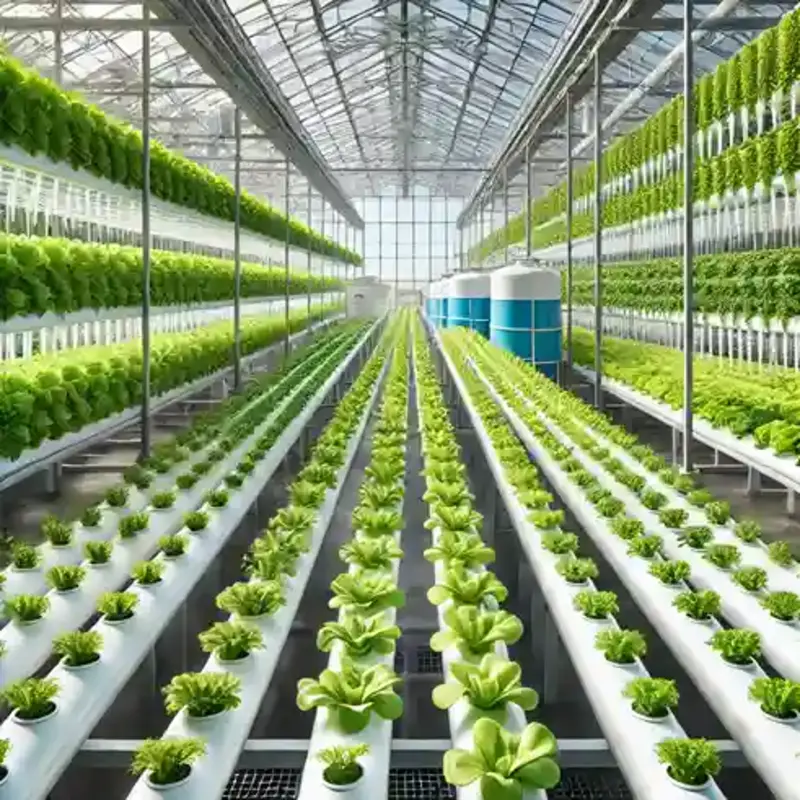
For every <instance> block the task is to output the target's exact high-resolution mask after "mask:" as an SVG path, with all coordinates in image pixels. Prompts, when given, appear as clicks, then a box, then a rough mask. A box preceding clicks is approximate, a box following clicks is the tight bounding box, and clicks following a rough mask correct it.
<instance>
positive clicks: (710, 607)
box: [672, 589, 722, 622]
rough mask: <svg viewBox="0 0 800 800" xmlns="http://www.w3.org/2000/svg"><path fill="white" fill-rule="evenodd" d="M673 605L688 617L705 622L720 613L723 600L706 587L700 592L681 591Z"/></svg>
mask: <svg viewBox="0 0 800 800" xmlns="http://www.w3.org/2000/svg"><path fill="white" fill-rule="evenodd" d="M672 605H674V606H675V608H677V609H678V611H680V612H681V613H682V614H686V616H687V617H690V618H691V619H694V620H697V621H698V622H705V621H707V620H710V619H711V618H712V617H716V616H718V615H719V612H720V608H721V605H722V601H721V599H720V596H719V595H718V594H717V593H716V592H712V591H711V590H710V589H704V590H702V591H699V592H681V593H680V594H679V595H678V596H677V597H676V598H675V599H674V600H673V601H672Z"/></svg>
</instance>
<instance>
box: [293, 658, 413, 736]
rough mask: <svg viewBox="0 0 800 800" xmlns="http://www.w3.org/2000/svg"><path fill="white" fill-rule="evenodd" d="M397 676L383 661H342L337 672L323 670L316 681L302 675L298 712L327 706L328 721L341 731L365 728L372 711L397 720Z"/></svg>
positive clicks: (400, 705)
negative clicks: (361, 663)
mask: <svg viewBox="0 0 800 800" xmlns="http://www.w3.org/2000/svg"><path fill="white" fill-rule="evenodd" d="M399 683H400V679H399V678H398V677H397V675H396V674H395V673H394V672H393V671H392V670H391V669H389V668H388V667H386V666H384V665H383V664H379V665H377V666H371V667H359V666H357V665H356V664H354V663H352V662H349V661H346V660H345V661H344V662H343V663H342V665H341V669H340V671H339V672H334V671H333V670H330V669H326V670H323V672H322V674H321V675H320V677H319V680H318V681H317V680H313V679H312V678H303V679H301V680H300V681H299V682H298V684H297V705H298V707H299V708H300V710H301V711H311V710H312V709H315V708H326V709H327V710H328V714H329V719H330V720H331V722H332V723H333V724H334V725H335V726H336V727H338V728H339V729H340V730H342V731H343V732H344V733H348V734H353V733H359V732H360V731H362V730H364V728H366V726H367V725H368V724H369V721H370V718H371V716H372V714H373V713H374V714H375V715H376V716H378V717H380V718H381V719H385V720H395V719H398V718H399V717H400V716H401V715H402V713H403V701H402V699H401V698H400V697H399V696H398V695H397V694H396V693H395V687H396V686H398V684H399Z"/></svg>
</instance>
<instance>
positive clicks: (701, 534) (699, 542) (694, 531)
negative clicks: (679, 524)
mask: <svg viewBox="0 0 800 800" xmlns="http://www.w3.org/2000/svg"><path fill="white" fill-rule="evenodd" d="M678 537H679V538H680V540H681V544H682V545H686V546H687V547H691V548H692V550H702V549H703V548H705V546H706V545H707V544H709V543H710V542H711V541H712V540H713V538H714V533H713V532H712V530H711V528H709V527H708V526H707V525H687V526H686V527H685V528H682V529H681V532H680V533H679V534H678Z"/></svg>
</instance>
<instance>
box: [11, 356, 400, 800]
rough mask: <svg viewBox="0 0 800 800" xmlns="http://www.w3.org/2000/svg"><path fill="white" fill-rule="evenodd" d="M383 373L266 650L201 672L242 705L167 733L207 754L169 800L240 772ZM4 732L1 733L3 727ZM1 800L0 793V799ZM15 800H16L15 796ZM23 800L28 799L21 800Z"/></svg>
mask: <svg viewBox="0 0 800 800" xmlns="http://www.w3.org/2000/svg"><path fill="white" fill-rule="evenodd" d="M387 364H388V360H387ZM385 372H386V365H384V369H383V371H382V372H381V374H380V376H379V377H378V379H377V380H376V381H375V386H374V388H373V390H372V396H371V397H370V399H369V401H368V403H367V405H366V408H365V410H364V414H363V417H362V419H361V422H360V423H359V427H358V428H357V430H356V432H355V434H354V435H353V437H352V439H351V440H350V443H349V445H348V450H347V454H346V458H345V463H344V464H343V465H342V468H341V469H340V470H339V473H338V481H337V484H336V488H334V489H329V490H328V492H327V493H326V497H325V501H324V503H323V505H322V507H321V509H320V512H319V517H318V519H317V522H316V524H315V525H314V528H313V530H312V533H311V536H310V549H309V551H308V552H307V553H305V554H303V555H302V556H301V557H300V559H299V560H298V562H297V572H296V575H295V576H294V577H289V578H287V581H286V593H285V597H286V603H285V605H284V606H282V607H281V608H280V609H279V610H278V611H277V612H276V613H275V614H274V615H273V616H272V617H269V618H268V619H266V620H264V621H260V620H255V621H254V622H255V624H257V626H258V628H259V629H260V630H261V633H262V635H263V637H264V641H265V642H266V643H267V647H266V648H265V649H264V650H255V651H253V652H252V653H251V654H250V657H249V658H248V659H247V661H246V662H245V663H243V664H241V665H238V666H232V667H226V666H224V665H222V664H220V663H219V662H218V661H217V660H216V658H215V657H213V656H212V657H211V658H209V659H208V661H207V662H206V665H205V667H203V672H231V673H233V674H235V675H236V676H237V677H238V678H240V680H241V682H242V690H241V693H240V698H241V704H240V705H239V706H238V708H235V709H232V710H230V711H227V712H225V713H224V714H221V715H220V716H219V717H216V718H214V719H213V720H203V721H194V720H191V719H189V718H188V716H187V715H186V714H185V713H184V712H183V711H181V712H180V713H179V714H177V716H176V717H175V719H174V720H173V722H172V723H170V725H169V727H168V728H167V730H166V732H165V734H164V736H169V737H173V736H200V737H202V738H203V739H204V740H205V743H206V754H205V755H204V756H203V757H202V758H200V759H199V760H198V761H197V762H195V763H194V764H193V765H192V771H191V774H190V776H189V779H188V781H187V782H186V783H185V784H182V785H181V786H176V787H174V788H170V789H169V790H168V792H169V797H170V800H197V798H199V797H202V798H206V799H207V800H211V799H212V798H219V797H221V796H222V794H223V792H224V791H225V787H226V786H227V784H228V781H229V779H230V775H231V773H232V772H233V771H234V769H235V768H236V762H237V760H238V758H239V753H241V751H242V749H243V747H244V745H245V742H246V741H247V736H248V734H249V733H250V729H251V728H252V726H253V722H254V720H255V718H256V715H257V713H258V710H259V708H260V707H261V701H262V698H263V696H264V694H265V693H266V691H267V689H268V688H269V685H270V682H271V680H272V675H273V673H274V671H275V668H276V667H277V664H278V661H279V660H280V657H281V654H282V651H283V645H284V643H285V641H286V639H287V637H288V635H289V632H290V631H291V627H292V622H293V621H294V618H295V615H296V614H297V609H298V608H299V606H300V601H301V599H302V597H303V592H304V591H305V588H306V585H307V583H308V579H309V578H310V576H311V570H312V569H313V567H314V562H315V561H316V559H317V555H318V554H319V550H320V547H321V546H322V540H323V538H324V537H325V533H326V532H327V530H328V526H329V525H330V522H331V519H332V518H333V514H334V512H335V510H336V504H337V503H338V501H339V495H340V494H341V490H342V487H343V485H344V481H345V479H346V477H347V474H348V473H349V471H350V468H351V466H352V462H353V459H354V458H355V455H356V453H357V452H358V447H359V444H360V442H361V438H362V437H363V435H364V430H365V429H366V425H367V422H368V420H369V417H370V412H371V410H372V406H373V405H374V403H375V398H376V397H377V395H378V390H379V388H380V386H381V383H382V381H383V376H384V374H385ZM326 394H327V392H325V394H320V395H319V398H320V402H321V400H322V398H323V397H325V395H326ZM317 405H319V403H317ZM310 419H311V414H308V415H305V414H304V415H303V416H301V417H298V419H296V420H295V421H294V422H293V423H292V425H293V426H294V427H295V428H296V430H297V433H296V434H295V438H296V437H297V436H298V435H299V432H300V431H302V430H303V428H304V427H305V426H306V425H307V424H308V421H309V420H310ZM298 423H299V424H298ZM277 463H278V462H276V465H277ZM1 730H2V728H0V731H1ZM87 735H88V732H87ZM165 791H167V790H165ZM162 796H163V793H162V792H160V791H156V790H154V789H151V788H150V787H149V786H148V785H147V783H146V781H145V779H144V778H143V777H142V778H140V779H139V780H138V781H137V782H136V784H135V785H134V787H133V789H131V791H130V794H129V795H128V800H158V798H161V797H162ZM3 797H4V795H3V794H2V790H1V789H0V799H2V798H3ZM9 798H10V795H9ZM15 800H17V798H16V797H15ZM19 800H26V799H25V798H19ZM31 800H33V797H31Z"/></svg>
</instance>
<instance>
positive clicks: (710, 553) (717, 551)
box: [703, 544, 742, 569]
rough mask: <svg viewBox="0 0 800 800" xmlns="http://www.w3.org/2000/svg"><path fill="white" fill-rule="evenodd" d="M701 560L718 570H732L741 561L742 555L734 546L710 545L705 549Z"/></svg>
mask: <svg viewBox="0 0 800 800" xmlns="http://www.w3.org/2000/svg"><path fill="white" fill-rule="evenodd" d="M703 558H705V559H707V560H708V561H710V562H711V563H712V564H713V565H714V566H715V567H719V568H720V569H732V568H733V567H735V566H736V565H737V564H738V563H739V562H740V561H741V560H742V554H741V553H740V552H739V548H738V547H737V546H736V545H735V544H710V545H708V546H707V547H706V549H705V552H704V553H703Z"/></svg>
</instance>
